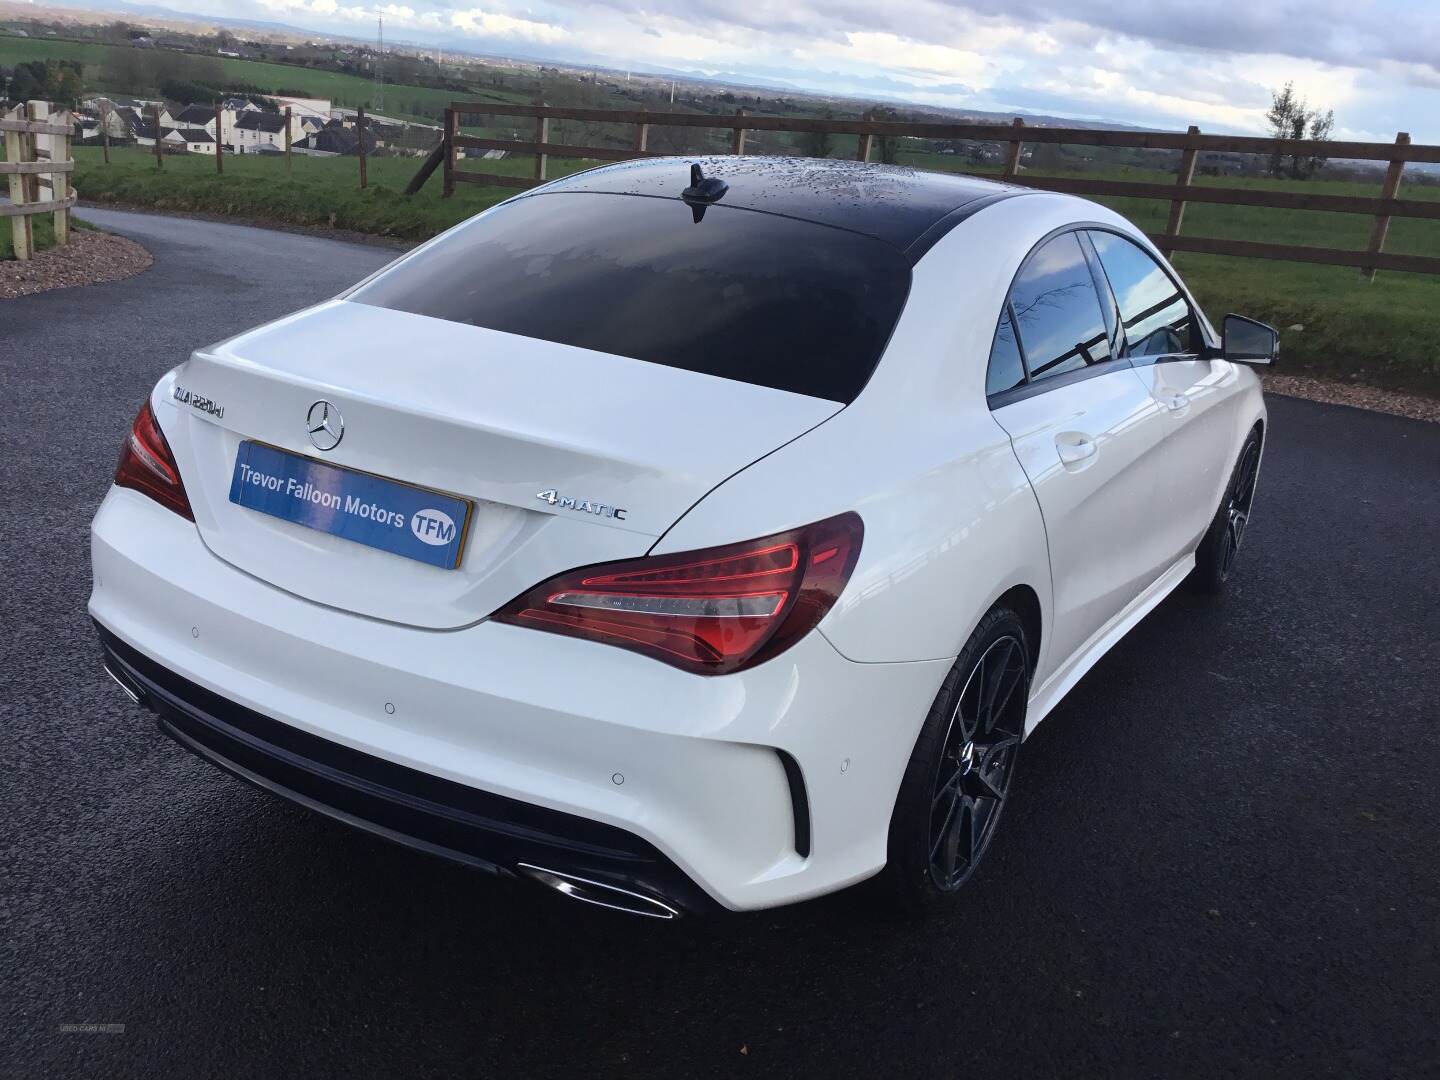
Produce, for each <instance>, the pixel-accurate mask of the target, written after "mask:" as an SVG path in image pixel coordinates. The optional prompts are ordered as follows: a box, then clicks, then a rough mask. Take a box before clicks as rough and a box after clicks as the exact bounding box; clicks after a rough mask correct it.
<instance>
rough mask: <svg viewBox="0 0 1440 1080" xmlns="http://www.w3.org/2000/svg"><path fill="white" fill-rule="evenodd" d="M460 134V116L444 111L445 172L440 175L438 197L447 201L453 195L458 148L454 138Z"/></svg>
mask: <svg viewBox="0 0 1440 1080" xmlns="http://www.w3.org/2000/svg"><path fill="white" fill-rule="evenodd" d="M459 134H460V114H459V113H457V112H456V111H455V110H454V109H450V108H447V109H446V110H445V134H444V135H443V136H441V138H442V139H444V141H445V148H444V149H445V171H444V172H443V173H441V174H440V197H441V198H442V199H448V198H450V196H451V195H454V194H455V159H456V152H457V151H458V150H459V147H457V146H456V145H455V136H456V135H459Z"/></svg>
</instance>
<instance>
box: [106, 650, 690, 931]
mask: <svg viewBox="0 0 1440 1080" xmlns="http://www.w3.org/2000/svg"><path fill="white" fill-rule="evenodd" d="M96 629H97V630H98V632H99V634H100V643H101V647H102V648H103V650H104V655H105V668H106V670H107V671H108V672H109V673H110V675H111V677H112V678H114V679H115V681H116V682H118V683H120V685H121V686H122V687H123V688H124V689H125V690H126V691H127V692H129V693H130V694H132V695H133V696H135V697H137V698H139V704H142V705H144V706H145V707H147V708H149V709H151V710H152V711H153V712H154V713H155V714H156V717H157V718H158V721H159V724H160V729H161V730H162V731H164V732H165V734H167V735H169V736H170V737H171V738H172V739H174V740H175V741H176V742H178V743H179V744H180V745H181V746H183V747H185V748H186V749H187V750H189V751H191V752H192V753H194V754H196V755H198V756H199V757H201V758H204V759H205V760H206V761H209V762H210V763H211V764H213V765H218V766H219V767H220V768H222V769H224V770H225V771H226V772H228V773H231V774H233V775H235V776H238V777H239V778H241V779H242V780H247V781H249V782H250V783H252V784H255V785H256V786H257V787H260V788H263V789H265V790H266V791H270V792H273V793H274V794H276V795H280V796H283V797H284V798H287V799H290V800H291V801H293V802H297V803H299V804H301V805H302V806H306V807H308V808H310V809H312V810H317V811H319V812H321V813H323V814H326V815H328V816H330V817H333V818H337V819H339V820H340V821H343V822H345V823H346V824H349V825H354V826H356V827H357V828H361V829H364V830H366V831H367V832H371V833H375V834H376V835H379V836H383V837H385V838H386V839H388V840H393V841H396V842H397V843H400V844H404V845H405V846H407V847H412V848H417V849H419V850H421V851H426V852H429V853H431V854H433V855H440V856H442V857H444V858H447V859H452V860H454V861H456V862H460V863H464V864H466V865H468V866H472V867H475V868H477V869H481V870H487V871H491V872H495V873H502V874H513V875H516V876H520V875H524V876H528V877H536V876H538V875H536V874H534V873H528V872H527V871H526V870H525V869H524V868H532V869H534V870H541V869H543V870H545V871H549V872H551V873H553V874H558V875H561V876H563V877H566V878H575V879H578V880H583V881H588V882H593V883H596V884H598V885H600V886H603V887H607V889H613V890H615V893H613V894H610V893H608V891H607V892H606V893H599V892H597V896H606V897H607V898H608V899H610V906H620V905H621V904H623V903H625V901H623V899H621V898H622V897H623V896H625V895H628V896H629V897H631V899H630V900H629V902H628V906H627V910H632V911H633V912H634V913H635V914H643V915H651V916H654V917H658V918H673V917H674V916H675V915H677V914H679V913H680V912H682V911H688V912H701V911H712V910H715V909H717V908H718V905H717V904H716V903H715V901H714V900H713V899H711V898H710V897H709V896H708V895H707V894H706V893H705V891H704V890H703V889H701V888H699V887H698V886H697V885H696V884H695V883H694V882H693V881H691V880H690V879H689V878H688V877H686V876H685V874H684V873H682V872H681V871H680V869H679V868H678V867H676V866H675V864H674V863H672V862H671V861H670V860H669V859H667V858H665V856H664V855H662V854H660V852H658V851H657V850H655V848H654V846H652V845H651V844H648V843H646V842H645V841H644V840H642V839H640V838H639V837H637V836H633V835H631V834H630V833H627V832H625V831H624V830H623V829H617V828H614V827H613V826H609V825H604V824H602V823H600V822H597V821H589V820H587V819H585V818H581V817H576V816H574V815H572V814H562V813H559V812H557V811H554V810H547V809H545V808H544V807H539V806H533V805H530V804H527V803H523V802H519V801H518V800H515V799H507V798H504V797H503V796H499V795H492V794H490V793H488V792H484V791H480V790H478V789H477V788H472V787H466V786H465V785H463V784H457V783H454V782H453V781H450V780H445V779H442V778H440V777H437V776H431V775H430V774H428V773H423V772H419V771H417V770H415V769H408V768H406V767H405V766H403V765H396V764H395V763H394V762H390V761H385V760H384V759H383V758H377V757H373V756H371V755H369V754H362V753H360V752H359V751H356V750H351V749H349V748H348V747H344V746H341V745H339V744H338V743H334V742H330V741H328V740H326V739H321V738H317V737H316V736H314V735H310V734H307V733H306V732H303V731H300V730H298V729H297V728H293V727H290V726H289V725H287V724H282V723H280V722H279V721H277V720H272V719H270V718H269V717H267V716H262V715H261V714H260V713H257V712H255V711H254V710H252V709H247V708H244V707H243V706H240V705H237V704H235V703H234V702H233V701H227V700H226V699H225V698H223V697H221V696H220V695H219V694H216V693H213V692H211V691H209V690H206V689H205V688H204V687H202V686H197V685H196V684H195V683H192V682H190V681H189V680H188V679H184V678H181V677H180V676H179V675H176V674H175V673H174V672H173V671H169V670H167V669H166V668H164V667H162V666H161V665H160V664H158V663H156V662H155V661H153V660H151V659H150V658H149V657H146V656H144V655H142V654H141V653H140V652H138V651H137V650H135V649H133V648H131V647H130V646H129V645H126V644H125V643H124V642H123V641H121V640H120V639H119V638H117V637H116V636H115V635H114V634H112V633H110V632H109V631H108V630H106V629H105V628H104V627H103V626H100V625H99V624H98V623H97V624H96Z"/></svg>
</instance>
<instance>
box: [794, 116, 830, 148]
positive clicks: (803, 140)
mask: <svg viewBox="0 0 1440 1080" xmlns="http://www.w3.org/2000/svg"><path fill="white" fill-rule="evenodd" d="M834 118H835V114H834V113H833V112H831V111H830V109H829V108H828V107H826V108H824V109H821V110H820V115H819V116H818V117H817V119H819V120H833V119H834ZM796 141H797V142H798V143H799V144H800V153H802V154H803V155H805V156H806V157H813V158H824V157H829V156H830V155H831V154H832V153H833V152H834V150H835V139H834V138H833V137H832V136H831V134H830V133H829V132H828V131H803V132H801V133H800V137H799V139H797V140H796Z"/></svg>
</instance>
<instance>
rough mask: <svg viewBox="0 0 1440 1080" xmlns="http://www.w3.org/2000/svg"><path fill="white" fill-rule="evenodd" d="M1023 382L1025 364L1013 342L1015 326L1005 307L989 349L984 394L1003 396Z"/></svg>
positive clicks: (1018, 348)
mask: <svg viewBox="0 0 1440 1080" xmlns="http://www.w3.org/2000/svg"><path fill="white" fill-rule="evenodd" d="M1024 381H1025V362H1024V361H1023V360H1021V359H1020V346H1019V344H1018V343H1017V342H1016V341H1015V324H1014V323H1012V322H1011V321H1010V309H1009V307H1008V306H1007V307H1006V309H1005V310H1004V311H1002V312H1001V313H1000V325H999V326H998V327H996V329H995V344H994V345H993V346H991V348H990V367H989V369H988V370H987V371H986V373H985V394H986V396H987V397H989V396H991V395H993V394H1003V393H1004V392H1005V391H1006V390H1013V389H1015V387H1017V386H1019V385H1020V384H1021V383H1023V382H1024Z"/></svg>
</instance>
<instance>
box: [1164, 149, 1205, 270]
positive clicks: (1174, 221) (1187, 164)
mask: <svg viewBox="0 0 1440 1080" xmlns="http://www.w3.org/2000/svg"><path fill="white" fill-rule="evenodd" d="M1199 134H1200V129H1199V128H1198V127H1196V126H1195V125H1194V124H1191V125H1190V129H1189V130H1188V131H1186V132H1185V149H1184V150H1183V151H1182V152H1181V154H1180V171H1179V172H1177V173H1176V174H1175V186H1176V187H1180V188H1188V187H1189V186H1190V181H1192V180H1193V179H1195V159H1196V158H1197V157H1198V156H1199V153H1200V149H1199V147H1197V146H1195V145H1194V143H1195V136H1196V135H1199ZM1184 221H1185V199H1184V197H1183V196H1182V197H1181V198H1178V199H1171V200H1170V220H1169V222H1168V223H1167V224H1166V226H1165V235H1166V236H1167V237H1169V236H1179V235H1180V226H1181V225H1182V224H1183V223H1184ZM1160 251H1161V253H1162V254H1163V255H1164V256H1165V257H1166V258H1167V259H1168V258H1170V257H1171V256H1172V255H1173V254H1174V253H1175V252H1174V249H1173V248H1172V247H1170V245H1168V244H1162V245H1161V247H1160Z"/></svg>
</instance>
